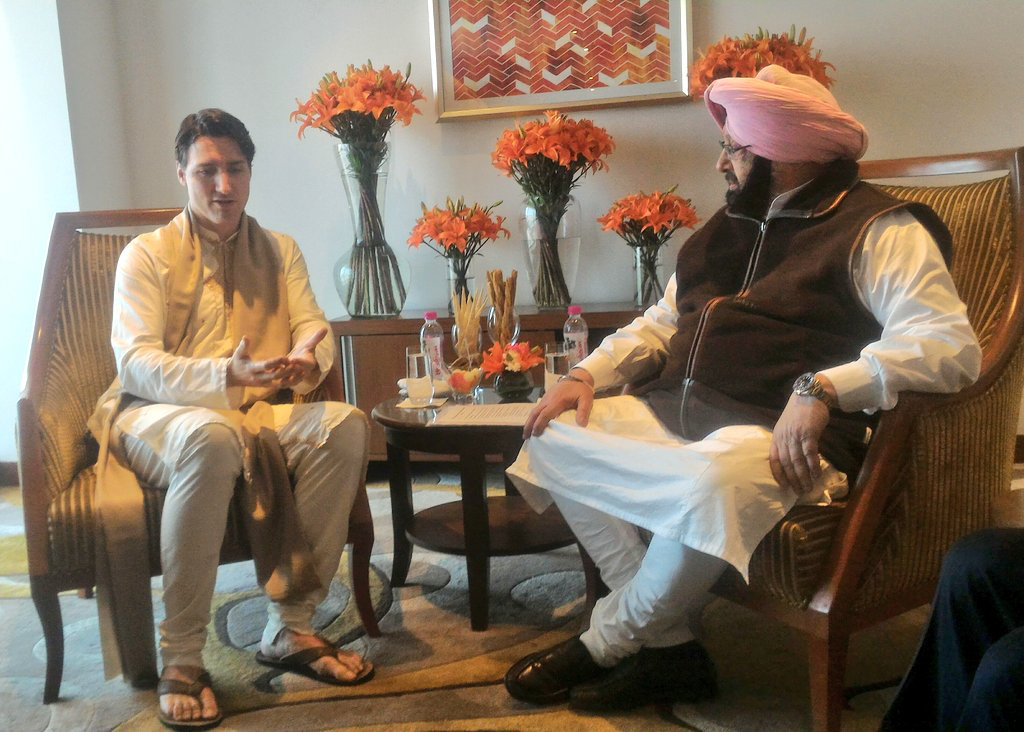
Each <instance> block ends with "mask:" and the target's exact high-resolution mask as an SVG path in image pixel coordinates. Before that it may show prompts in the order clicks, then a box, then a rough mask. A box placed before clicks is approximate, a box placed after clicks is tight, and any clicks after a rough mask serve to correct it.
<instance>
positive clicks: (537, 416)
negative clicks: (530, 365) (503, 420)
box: [523, 369, 594, 440]
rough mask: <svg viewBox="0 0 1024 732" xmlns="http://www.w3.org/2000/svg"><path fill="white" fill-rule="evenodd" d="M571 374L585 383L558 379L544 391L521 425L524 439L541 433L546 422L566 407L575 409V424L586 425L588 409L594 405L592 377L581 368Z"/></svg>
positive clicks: (588, 417)
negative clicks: (524, 423) (524, 422)
mask: <svg viewBox="0 0 1024 732" xmlns="http://www.w3.org/2000/svg"><path fill="white" fill-rule="evenodd" d="M572 375H573V376H575V377H577V378H579V379H584V380H585V381H586V383H584V384H581V383H579V382H578V381H569V380H566V381H560V382H558V383H557V384H555V386H553V387H552V388H551V389H550V390H548V391H546V392H545V394H544V396H543V398H541V400H540V401H539V402H537V406H536V407H534V408H533V411H531V412H530V416H529V417H527V418H526V425H525V426H524V427H523V439H524V440H525V439H528V438H529V437H530V436H531V435H539V434H541V433H542V432H543V431H544V429H545V428H546V427H547V426H548V422H550V421H551V420H553V419H554V418H555V417H557V416H558V415H559V414H561V413H562V412H564V411H565V410H567V409H575V410H576V424H578V425H579V426H580V427H586V426H587V422H588V421H589V419H590V409H591V407H593V406H594V387H593V386H592V384H593V382H594V379H593V377H592V376H591V375H590V374H588V373H587V372H586V371H584V370H583V369H575V370H574V371H573V374H572Z"/></svg>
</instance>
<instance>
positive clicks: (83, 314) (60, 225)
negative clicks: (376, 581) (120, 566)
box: [17, 209, 380, 703]
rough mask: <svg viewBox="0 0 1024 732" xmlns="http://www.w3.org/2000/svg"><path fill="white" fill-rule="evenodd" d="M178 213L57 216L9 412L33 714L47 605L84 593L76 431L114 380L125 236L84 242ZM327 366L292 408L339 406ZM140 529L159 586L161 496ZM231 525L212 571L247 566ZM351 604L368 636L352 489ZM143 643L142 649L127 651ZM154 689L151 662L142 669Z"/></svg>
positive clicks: (81, 462) (360, 498)
mask: <svg viewBox="0 0 1024 732" xmlns="http://www.w3.org/2000/svg"><path fill="white" fill-rule="evenodd" d="M179 211H180V209H140V210H128V211H92V212H83V213H59V214H57V215H56V218H55V219H54V225H53V232H52V234H51V236H50V247H49V251H48V253H47V258H46V267H45V270H44V272H43V283H42V289H41V292H40V298H39V307H38V310H37V313H36V324H35V330H34V339H33V342H32V346H31V351H30V353H29V363H28V375H27V381H26V385H25V390H24V392H23V393H22V397H21V399H20V400H19V401H18V423H17V433H18V469H19V473H20V478H21V491H22V496H23V502H24V509H25V538H26V542H27V544H28V565H29V579H30V582H31V588H32V599H33V601H34V602H35V605H36V610H37V611H38V613H39V619H40V621H41V622H42V626H43V635H44V638H45V640H46V686H45V689H44V691H43V702H44V703H50V702H52V701H54V700H56V699H57V696H58V694H59V692H60V683H61V676H62V674H63V668H64V630H63V624H62V621H61V612H60V603H59V601H58V598H57V594H58V593H59V592H61V591H63V590H69V589H83V590H86V591H91V588H92V587H93V585H94V584H95V573H94V553H95V550H96V549H95V547H96V543H95V542H96V537H95V518H94V513H93V511H94V506H93V499H94V495H95V477H96V476H95V461H96V453H97V447H96V444H95V441H94V440H93V439H92V437H91V436H90V435H89V432H88V429H87V428H86V419H88V417H89V415H90V414H91V413H92V410H93V407H94V406H95V404H96V400H97V399H98V398H99V396H100V394H102V393H103V391H104V390H105V389H106V388H107V386H108V385H109V384H110V382H111V380H112V379H113V378H114V374H115V364H114V354H113V350H112V349H111V346H110V325H111V317H112V303H113V286H114V271H115V267H116V265H117V259H118V256H119V255H120V253H121V250H122V249H123V248H124V246H125V245H126V244H127V243H128V242H129V241H130V239H131V238H132V235H129V234H101V233H88V231H86V230H96V229H111V228H116V229H120V230H121V231H124V229H131V230H132V231H133V232H134V233H137V232H139V231H144V230H147V229H153V228H156V227H158V226H162V225H164V224H166V223H167V222H168V221H170V220H171V219H172V218H173V217H174V216H175V215H176V214H177V213H178V212H179ZM341 395H342V388H341V374H340V372H339V370H338V367H337V364H336V365H335V368H334V369H333V370H332V372H331V373H330V374H329V375H328V377H327V378H326V379H325V380H324V383H323V384H322V385H321V386H320V387H318V389H317V390H316V392H314V393H313V394H310V395H306V396H305V397H303V400H307V401H308V400H312V399H323V398H331V399H341ZM143 491H144V492H145V506H146V520H147V524H148V526H149V528H150V531H149V546H148V547H140V548H139V549H140V551H147V552H148V553H149V561H150V567H151V572H152V574H153V575H154V576H155V575H158V574H160V512H161V507H162V505H163V498H164V493H165V491H159V490H155V489H152V488H150V487H148V486H143ZM242 525H243V524H242V521H241V517H240V515H239V514H238V513H237V512H236V511H235V510H234V509H232V511H231V513H230V514H229V517H228V527H227V532H226V536H225V539H224V545H223V547H222V549H221V558H220V563H221V564H226V563H229V562H237V561H241V560H243V559H248V558H249V548H248V544H247V541H246V538H245V536H244V530H243V529H242ZM348 541H349V543H350V544H351V545H352V546H351V550H350V553H349V562H350V571H351V577H352V584H353V592H352V594H353V597H354V599H355V602H356V607H357V609H358V611H359V616H360V618H361V620H362V622H363V625H364V627H365V628H366V632H367V633H368V634H369V635H371V636H378V635H380V631H379V629H378V628H377V621H376V617H375V616H374V610H373V604H372V602H371V598H370V586H369V566H370V552H371V550H372V548H373V520H372V518H371V516H370V505H369V502H368V500H367V497H366V490H365V487H360V490H359V493H358V495H357V497H356V502H355V505H354V506H353V509H352V514H351V518H350V521H349V531H348ZM138 642H140V643H150V644H152V643H153V639H152V637H149V638H143V639H139V640H138ZM151 671H152V674H151V675H152V677H153V678H156V667H155V657H154V665H153V668H152V669H151Z"/></svg>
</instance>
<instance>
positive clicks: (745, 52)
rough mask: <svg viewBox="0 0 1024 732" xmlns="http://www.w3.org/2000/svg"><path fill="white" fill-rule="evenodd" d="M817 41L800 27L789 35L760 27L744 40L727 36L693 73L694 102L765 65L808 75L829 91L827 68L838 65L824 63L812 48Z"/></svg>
mask: <svg viewBox="0 0 1024 732" xmlns="http://www.w3.org/2000/svg"><path fill="white" fill-rule="evenodd" d="M813 41H814V39H813V38H807V29H806V28H801V29H800V35H799V36H797V32H796V26H795V25H794V26H792V27H791V28H790V30H789V33H782V34H776V33H769V32H768V31H766V30H764V29H763V28H758V29H757V33H755V34H754V35H750V34H749V33H747V34H746V35H744V36H743V37H742V38H731V37H730V36H726V37H724V38H723V39H722V40H720V41H719V42H718V43H714V44H712V45H710V46H708V47H707V48H706V49H704V51H702V52H701V54H700V58H699V59H698V60H697V62H696V63H695V64H694V65H693V68H692V69H691V70H690V94H691V96H693V98H694V99H699V98H700V97H702V96H704V90H705V89H707V88H708V85H709V84H710V83H711V82H712V81H715V80H716V79H724V78H726V77H730V76H742V77H754V76H757V72H758V71H760V70H761V69H763V68H764V67H765V66H770V65H772V64H777V65H778V66H781V67H782V68H784V69H786V70H787V71H791V72H793V73H794V74H805V75H807V76H810V77H812V78H814V79H816V80H817V81H819V82H821V84H822V85H824V86H825V87H826V88H827V87H830V86H832V83H833V81H834V80H833V79H832V77H830V76H829V75H828V71H827V69H832V70H833V71H835V68H836V67H835V66H833V65H832V64H830V63H829V62H828V61H822V60H821V51H820V50H819V51H815V50H814V49H813V48H812V47H811V43H812V42H813Z"/></svg>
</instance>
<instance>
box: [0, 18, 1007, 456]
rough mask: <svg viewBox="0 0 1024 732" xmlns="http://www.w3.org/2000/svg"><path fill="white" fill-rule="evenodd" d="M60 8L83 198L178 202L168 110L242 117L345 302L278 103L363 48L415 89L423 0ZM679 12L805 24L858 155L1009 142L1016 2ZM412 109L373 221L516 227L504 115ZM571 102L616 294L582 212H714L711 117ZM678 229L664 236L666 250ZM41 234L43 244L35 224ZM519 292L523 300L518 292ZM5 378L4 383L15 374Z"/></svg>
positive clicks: (316, 176)
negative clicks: (459, 220) (620, 205)
mask: <svg viewBox="0 0 1024 732" xmlns="http://www.w3.org/2000/svg"><path fill="white" fill-rule="evenodd" d="M50 4H51V5H52V3H50ZM58 4H59V6H60V9H61V31H62V36H63V38H64V49H63V50H64V61H65V67H66V69H67V73H68V78H69V85H68V86H69V96H68V100H69V101H68V104H69V109H70V111H71V123H72V132H73V136H74V142H75V157H76V162H78V163H79V168H78V174H79V189H80V190H81V192H82V200H83V206H84V205H86V203H87V204H88V206H89V207H93V208H121V207H126V206H158V205H177V204H180V203H182V202H183V201H184V197H183V194H182V192H181V190H180V188H179V186H178V184H177V182H176V180H175V177H174V165H173V159H172V149H171V147H172V142H173V137H174V133H175V131H176V129H177V125H178V123H179V121H180V120H181V118H182V117H184V116H185V115H186V114H187V113H189V112H192V111H195V110H196V109H199V108H201V107H204V106H220V107H223V108H225V109H227V110H228V111H230V112H232V113H234V114H236V115H237V116H239V117H240V118H241V119H242V120H243V121H245V123H246V124H247V125H248V127H249V129H250V131H251V132H252V135H253V138H254V139H255V142H256V148H257V152H256V160H255V165H254V179H253V187H252V198H251V201H250V206H249V210H250V211H251V212H252V213H253V215H255V216H256V217H257V218H258V219H259V220H260V222H261V223H263V224H264V225H266V226H269V227H271V228H275V229H279V230H282V231H286V232H288V233H290V234H292V235H293V236H295V237H296V239H297V240H298V241H299V244H300V245H301V246H302V248H303V251H304V252H305V254H306V258H307V260H308V261H309V264H310V270H311V273H312V280H313V287H314V290H315V291H316V293H317V296H318V298H319V300H320V303H321V305H322V307H323V308H324V310H325V311H326V312H327V314H328V316H337V315H340V314H342V312H343V311H342V308H341V304H340V301H339V300H338V297H337V295H336V294H335V292H334V287H333V283H332V278H331V268H332V266H333V264H334V261H335V260H336V259H337V257H338V255H339V254H340V252H341V251H342V250H343V249H345V248H347V247H348V246H350V244H351V237H352V234H351V225H350V223H349V215H348V211H347V205H346V203H345V201H344V196H343V192H342V187H341V182H340V179H339V177H338V174H337V170H336V168H335V163H334V160H333V155H332V150H331V143H332V138H329V137H328V136H326V135H324V134H322V133H320V132H318V131H311V132H309V133H308V134H307V136H306V138H305V139H304V140H298V139H297V138H296V131H297V125H295V124H294V123H292V122H290V121H289V120H288V115H289V114H290V112H291V111H292V110H293V109H294V106H295V98H296V97H300V98H303V99H304V98H306V97H307V96H308V94H309V92H310V91H311V90H312V89H313V87H314V86H315V84H316V83H317V81H318V80H319V77H320V76H321V75H322V74H323V73H324V72H325V71H328V70H331V69H337V70H339V71H343V70H344V67H345V65H346V64H348V63H356V64H359V63H362V62H363V61H364V60H366V59H367V58H370V59H372V60H373V61H374V63H376V64H381V65H382V64H391V65H392V66H393V67H402V68H404V66H405V64H406V63H408V62H410V61H411V62H412V67H413V81H414V82H415V83H416V84H418V85H420V86H422V87H424V89H425V91H426V92H427V94H428V97H430V89H429V86H430V52H431V51H430V43H429V37H428V1H427V0H373V1H371V0H290V1H289V2H280V0H219V1H218V2H216V3H213V2H208V0H173V1H172V0H100V2H98V3H96V2H93V0H60V2H59V3H58ZM692 17H693V40H694V45H695V46H697V47H701V48H702V47H704V46H706V45H708V44H709V43H711V42H713V41H716V40H718V39H719V38H721V37H722V36H723V35H726V34H733V35H735V34H742V33H745V32H750V31H754V30H756V28H757V27H758V26H763V27H767V28H771V29H774V30H777V31H781V30H785V29H788V28H789V26H790V24H791V23H794V22H795V23H796V24H797V25H798V26H800V25H806V26H807V28H808V31H809V33H810V34H811V35H813V36H814V37H815V39H816V41H815V46H816V47H818V48H821V49H822V51H823V56H824V58H825V59H826V60H828V61H831V62H832V63H834V64H835V65H836V67H837V68H836V71H835V72H834V74H833V75H834V76H835V77H836V79H837V82H836V85H835V87H833V91H834V93H835V95H836V97H837V98H838V99H839V101H840V103H841V104H843V106H844V107H845V108H846V109H847V110H848V111H850V112H851V113H853V114H854V115H856V116H857V117H859V118H860V119H861V120H862V121H863V122H864V124H865V125H866V126H867V127H868V130H869V132H870V134H871V140H872V144H871V148H870V150H869V152H868V156H869V157H891V156H902V155H915V154H930V153H946V152H957V151H964V150H981V149H987V148H997V147H1007V146H1015V145H1021V144H1024V125H1022V124H1021V122H1020V121H1019V120H1022V119H1024V94H1022V93H1021V91H1020V90H1022V89H1024V64H1022V63H1021V58H1022V57H1021V52H1020V44H1019V34H1020V29H1021V28H1022V27H1024V3H1022V2H1019V0H999V1H996V0H991V1H984V0H975V2H972V3H969V4H967V3H963V2H956V1H954V0H901V1H900V2H892V1H891V0H858V1H857V2H849V1H848V0H832V1H830V2H825V1H823V0H776V1H775V2H772V3H766V2H759V1H758V0H728V1H726V0H720V1H718V2H713V1H711V0H693V3H692ZM79 29H80V30H81V32H80V33H79V32H78V30H79ZM98 47H99V48H98ZM72 80H73V83H72ZM422 109H423V111H424V114H423V115H422V116H419V117H417V118H416V119H415V121H414V122H413V124H412V125H411V126H409V127H405V128H403V127H396V128H395V129H394V131H393V133H392V143H393V144H392V147H393V159H394V167H393V173H392V180H391V181H390V183H389V191H388V212H387V222H386V225H387V234H388V238H389V241H390V242H391V244H392V246H394V248H395V249H396V250H399V251H407V250H406V246H405V239H406V238H407V237H408V233H409V231H410V229H411V228H412V224H413V222H414V220H415V218H416V215H417V213H418V211H419V203H420V201H426V202H427V203H428V204H433V203H439V202H442V201H443V200H444V197H445V196H446V195H452V196H458V195H462V194H465V195H467V196H469V197H471V198H473V199H475V200H478V201H480V202H482V203H490V202H492V201H496V200H499V199H502V200H504V201H505V203H504V204H503V205H502V207H501V209H500V211H499V213H501V214H503V215H505V216H507V217H509V218H510V219H512V228H513V230H514V228H515V225H516V220H517V218H518V201H519V200H520V195H519V192H518V190H517V188H516V186H515V185H514V183H512V182H511V181H510V180H509V179H507V178H503V177H502V176H501V175H500V174H499V173H498V172H497V171H496V170H495V169H494V168H493V167H491V163H490V153H491V150H492V149H493V146H494V142H495V140H496V139H497V137H498V135H499V134H500V132H501V131H502V130H503V129H504V128H505V127H506V126H508V125H509V124H510V123H511V120H510V119H491V120H467V121H462V122H446V123H444V124H438V123H436V122H435V121H434V114H433V109H434V108H433V99H432V98H428V99H427V101H426V102H425V103H423V105H422ZM585 114H586V115H587V116H589V117H591V118H592V119H594V121H595V122H596V123H598V124H600V125H602V126H604V127H606V128H607V129H608V131H609V132H610V133H611V134H612V135H613V136H614V137H615V140H616V143H617V149H616V152H615V153H614V154H613V155H612V157H611V158H610V160H609V162H610V165H611V170H610V172H605V173H599V174H597V175H596V176H594V177H592V178H590V179H588V180H586V181H584V183H583V185H582V186H581V188H580V189H579V196H578V197H579V198H580V201H581V204H582V207H583V213H584V236H585V243H584V251H583V261H582V263H581V269H580V278H579V279H580V281H579V284H578V285H577V291H576V299H577V300H578V301H581V302H587V301H608V300H625V299H628V298H629V297H630V296H631V295H632V285H631V281H630V280H631V271H630V251H629V249H628V248H627V247H625V246H624V245H623V244H622V243H621V242H620V241H618V240H617V239H616V238H615V237H614V236H613V235H610V234H605V233H602V232H600V231H599V230H598V226H597V224H596V223H595V222H594V218H595V217H596V216H598V215H601V214H603V213H604V212H605V211H606V210H607V208H608V206H609V204H610V203H611V202H612V201H613V200H615V199H616V198H618V197H619V196H621V195H624V194H626V193H630V192H634V191H635V190H638V189H644V190H651V189H652V188H655V187H667V186H670V185H672V184H673V183H678V184H679V190H680V192H681V193H682V194H683V195H685V196H688V197H690V198H691V199H692V200H693V202H694V204H695V205H696V207H697V211H698V214H699V215H700V216H701V217H702V218H706V217H707V216H709V215H710V214H711V213H712V212H713V211H714V210H715V208H717V206H718V205H719V204H720V202H721V198H722V188H723V186H722V181H721V178H720V176H719V175H718V174H717V173H716V172H715V171H714V170H713V166H714V161H715V158H716V153H717V151H718V147H717V145H716V143H715V140H716V129H715V126H714V124H713V123H712V121H711V119H710V117H708V115H707V113H706V112H705V111H704V108H703V105H702V104H699V103H689V102H688V103H682V104H673V105H662V106H654V107H628V108H620V109H607V110H593V111H590V112H587V113H585ZM118 115H120V121H118V119H117V118H118ZM101 151H102V152H101ZM88 155H92V158H91V160H92V162H91V163H87V162H86V157H87V156H88ZM682 239H683V237H682V236H680V235H677V239H676V241H675V242H674V247H673V250H674V249H675V248H678V246H679V245H680V244H681V243H682ZM36 241H39V242H40V246H41V245H42V244H41V243H42V242H43V241H45V238H38V239H36ZM484 251H485V256H484V259H483V263H482V264H481V265H479V268H480V269H481V270H482V269H484V268H488V269H489V268H493V267H501V268H503V269H506V270H508V269H511V268H518V269H520V270H522V269H523V267H524V263H523V259H522V254H521V251H520V246H519V244H518V241H516V240H515V238H513V240H512V241H510V242H508V243H505V242H498V243H495V244H490V245H488V247H487V248H486V249H485V250H484ZM408 255H409V261H410V264H411V265H412V268H413V273H414V281H413V283H412V286H411V288H410V294H409V300H408V303H407V305H408V306H410V307H412V308H424V309H426V308H427V307H432V306H437V305H439V304H441V303H443V302H445V299H446V298H445V283H444V267H443V263H442V262H441V261H440V260H439V259H438V258H436V257H435V255H433V253H431V252H430V251H429V250H427V249H425V248H424V249H422V250H419V251H413V252H408ZM521 297H522V299H523V300H524V301H528V300H529V293H528V290H527V288H525V287H524V288H521ZM5 342H6V343H15V342H18V341H15V340H6V341H5ZM0 383H3V382H0ZM5 388H6V389H7V393H10V394H13V393H14V390H15V386H14V382H13V381H12V382H9V383H8V385H7V386H6V387H5ZM12 401H13V400H12ZM5 452H6V453H7V454H8V455H10V454H12V453H11V452H7V451H5V450H4V448H3V444H2V442H0V460H2V459H12V458H11V457H9V456H8V457H5V456H4V454H5Z"/></svg>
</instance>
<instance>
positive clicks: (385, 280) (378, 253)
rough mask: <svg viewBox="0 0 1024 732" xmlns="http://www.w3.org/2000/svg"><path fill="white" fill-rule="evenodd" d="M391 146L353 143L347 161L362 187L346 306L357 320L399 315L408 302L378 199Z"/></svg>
mask: <svg viewBox="0 0 1024 732" xmlns="http://www.w3.org/2000/svg"><path fill="white" fill-rule="evenodd" d="M386 155H387V144H386V143H384V142H382V141H379V142H370V143H367V144H350V146H349V147H348V148H347V162H348V165H349V170H350V171H351V173H352V176H351V177H352V178H354V179H355V184H356V185H357V186H358V188H359V204H358V209H357V211H356V212H355V214H356V221H355V228H356V241H355V245H354V246H353V250H352V262H351V264H352V277H353V284H352V288H351V290H350V291H349V296H348V301H347V302H346V303H345V307H346V309H347V310H348V312H349V314H350V315H352V316H353V317H367V316H380V315H389V314H395V313H397V312H398V311H399V310H401V307H402V303H404V302H405V296H406V291H405V284H404V283H403V282H402V275H401V272H400V271H399V268H398V259H397V258H396V257H395V253H394V252H393V251H392V250H391V247H390V246H388V243H387V241H386V239H385V238H384V221H383V217H382V216H381V212H380V204H379V202H378V200H377V183H378V172H377V171H378V170H379V169H380V166H381V165H382V164H383V162H384V158H385V156H386Z"/></svg>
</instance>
